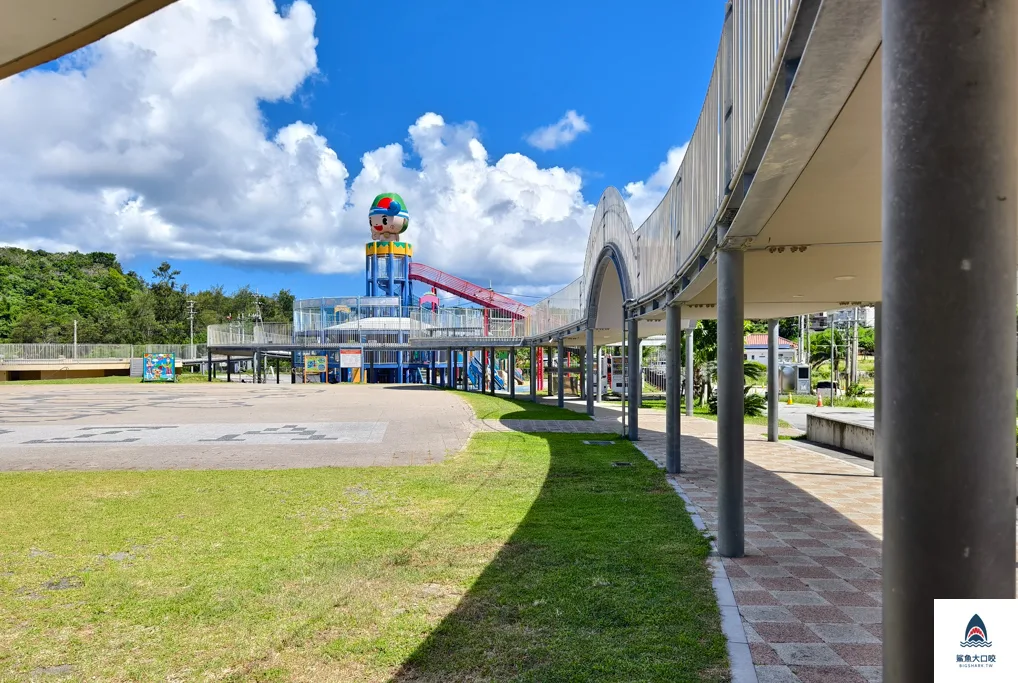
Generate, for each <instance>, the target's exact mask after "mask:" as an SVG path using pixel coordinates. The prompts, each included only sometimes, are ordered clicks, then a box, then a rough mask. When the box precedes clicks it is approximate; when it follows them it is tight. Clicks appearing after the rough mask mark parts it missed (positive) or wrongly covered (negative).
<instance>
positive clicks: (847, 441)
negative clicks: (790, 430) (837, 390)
mask: <svg viewBox="0 0 1018 683" xmlns="http://www.w3.org/2000/svg"><path fill="white" fill-rule="evenodd" d="M806 438H807V439H809V440H810V441H815V442H816V443H819V444H824V445H825V446H834V447H835V448H840V449H842V450H845V451H848V452H850V453H856V454H858V455H862V456H864V457H867V458H872V457H873V440H874V439H873V428H872V427H864V426H862V425H857V424H853V423H851V422H843V421H842V420H837V419H835V418H832V417H825V416H823V415H815V414H813V413H810V414H809V415H807V416H806Z"/></svg>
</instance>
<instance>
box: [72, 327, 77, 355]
mask: <svg viewBox="0 0 1018 683" xmlns="http://www.w3.org/2000/svg"><path fill="white" fill-rule="evenodd" d="M72 355H73V357H74V359H75V360H77V359H78V321H77V320H75V321H74V353H73V354H72Z"/></svg>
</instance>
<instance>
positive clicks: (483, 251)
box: [0, 0, 678, 295]
mask: <svg viewBox="0 0 1018 683" xmlns="http://www.w3.org/2000/svg"><path fill="white" fill-rule="evenodd" d="M314 28H315V14H314V11H313V10H312V8H311V6H310V5H309V4H308V3H307V2H306V0H295V2H293V3H292V4H291V5H289V7H288V8H287V9H286V10H285V11H284V12H282V13H280V12H278V11H277V9H276V6H275V4H274V2H273V1H272V0H180V2H177V3H174V4H173V5H170V6H169V7H168V8H166V9H164V10H161V11H159V12H157V13H156V14H154V15H152V16H151V17H148V18H147V19H145V20H142V21H140V22H138V23H136V24H134V25H132V26H130V27H128V28H127V29H125V30H123V31H120V32H118V33H116V34H114V35H112V36H110V37H108V38H106V39H105V40H103V41H101V42H99V43H98V44H96V45H95V46H92V47H91V48H88V49H87V50H85V51H83V52H81V53H78V54H77V55H75V56H74V57H72V58H69V59H68V60H65V62H64V63H63V64H62V65H61V68H60V69H59V70H56V71H52V70H48V71H44V70H36V71H32V72H29V73H26V74H22V75H20V76H16V77H13V78H9V79H6V80H4V81H0V130H2V131H4V133H3V135H0V243H3V244H11V245H16V246H22V247H26V248H33V249H49V250H70V249H78V250H82V251H92V250H101V251H112V252H115V253H117V254H118V255H120V256H121V257H122V258H129V257H133V256H136V255H154V256H157V257H165V258H168V259H180V258H189V259H194V258H199V259H207V260H213V261H218V262H225V263H232V264H251V265H260V264H264V265H275V266H295V267H297V268H302V269H305V270H309V271H314V272H322V273H333V272H334V273H340V272H346V273H354V272H360V271H361V269H362V268H363V264H364V256H363V254H364V243H365V242H367V241H368V240H369V238H370V234H369V230H368V221H367V211H368V207H369V206H370V203H371V200H372V199H373V198H374V196H375V195H376V194H377V193H379V192H384V191H395V192H399V193H400V194H402V196H403V197H404V199H405V200H406V202H407V204H408V205H409V209H410V213H411V224H410V229H409V231H408V232H407V234H406V237H407V239H408V240H409V241H411V242H413V243H414V247H415V257H416V258H417V259H418V260H420V261H423V262H425V263H429V264H431V265H433V266H435V267H438V268H441V269H444V270H448V271H450V272H452V273H454V274H456V275H458V276H460V277H464V278H467V279H473V280H475V281H477V282H480V283H483V284H488V283H489V282H491V284H493V285H494V286H495V287H496V288H497V289H502V291H507V290H508V289H509V288H511V291H513V292H516V293H518V294H521V295H522V294H530V295H539V294H546V293H548V292H549V291H550V290H553V289H554V288H556V287H558V286H560V285H562V284H564V283H566V282H569V281H570V280H572V279H573V278H575V277H576V276H577V275H578V274H579V271H580V268H581V266H582V263H583V257H584V248H585V242H586V238H587V234H588V232H589V229H590V220H591V217H592V214H593V208H594V207H593V206H592V205H590V204H589V203H587V202H586V201H585V200H584V198H583V195H582V194H581V185H582V180H581V177H580V176H579V175H578V174H577V173H574V172H571V171H567V170H564V169H562V168H542V167H540V166H538V164H537V163H536V162H534V161H533V160H532V159H530V158H528V157H526V156H524V155H522V154H515V153H514V154H506V155H504V156H502V157H501V158H493V157H491V156H490V155H489V154H488V152H487V150H486V149H485V147H484V145H483V143H482V142H481V139H480V136H479V134H478V131H477V127H476V125H475V124H473V123H469V122H467V123H454V122H448V121H446V120H445V119H443V117H442V116H440V115H439V114H437V113H425V114H423V115H422V116H420V117H419V118H418V119H417V121H415V122H413V123H412V125H410V126H409V128H408V136H407V138H406V140H405V142H404V143H402V144H401V143H393V144H390V145H387V146H384V147H381V148H379V149H375V150H372V151H369V152H367V153H366V154H364V155H363V157H362V158H361V162H362V170H361V171H360V172H359V173H358V174H357V175H356V177H351V176H350V173H349V171H348V169H347V166H346V165H345V164H344V163H343V162H342V161H341V160H340V159H339V158H338V157H337V155H336V153H335V152H334V151H333V150H332V149H331V147H330V146H329V144H328V141H327V140H326V139H325V137H324V136H322V135H321V133H320V132H319V131H318V130H317V128H316V127H315V125H314V124H313V123H310V122H305V121H293V122H290V123H288V124H286V125H284V126H282V127H280V128H277V129H269V128H268V126H267V124H266V122H265V119H264V117H263V116H262V114H261V112H260V110H259V105H260V103H261V102H266V101H278V100H281V99H286V98H289V97H291V96H293V95H294V94H295V93H296V92H297V90H298V88H299V87H300V86H301V84H302V83H304V82H305V81H306V80H307V79H308V78H309V77H311V76H312V75H314V74H315V73H316V71H317V56H316V47H317V40H316V38H315V34H314ZM570 116H575V112H569V114H567V116H566V119H568V118H569V117H570ZM576 119H577V121H579V124H576V123H575V122H574V123H573V124H570V125H571V126H572V130H574V131H576V132H579V131H580V129H584V130H585V129H587V126H586V122H584V121H583V119H582V117H576ZM564 120H565V119H564ZM408 123H409V122H408ZM576 132H574V133H572V135H573V137H575V134H576ZM674 151H675V150H672V152H674ZM411 152H412V153H413V154H414V155H415V156H416V158H417V159H419V162H416V163H414V164H411V163H410V157H411ZM672 152H670V153H669V157H668V161H666V162H665V163H664V164H662V167H661V169H658V172H657V173H655V174H654V175H653V176H652V177H651V178H650V179H649V180H648V181H645V182H641V183H635V184H631V185H628V186H627V187H626V193H627V197H628V198H629V201H630V202H632V203H635V205H637V206H638V205H639V203H640V202H641V201H646V200H647V197H649V196H650V195H652V194H653V193H654V192H658V191H663V190H661V189H660V188H661V187H665V188H666V187H667V184H668V181H669V180H670V178H666V179H664V180H663V181H659V180H658V175H660V174H661V173H663V172H664V171H662V169H664V168H665V167H666V166H668V165H669V164H672V162H673V154H672ZM677 163H678V162H677V161H676V162H675V163H674V165H675V166H677ZM672 173H674V171H673V172H672Z"/></svg>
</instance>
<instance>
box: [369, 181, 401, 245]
mask: <svg viewBox="0 0 1018 683" xmlns="http://www.w3.org/2000/svg"><path fill="white" fill-rule="evenodd" d="M368 223H369V224H370V225H371V239H373V240H376V241H381V242H395V241H398V240H399V236H400V235H401V234H403V233H404V232H405V231H406V229H407V227H409V225H410V213H409V212H408V211H407V208H406V202H404V201H403V198H402V197H400V196H399V195H398V194H396V193H395V192H386V193H384V194H380V195H378V196H377V197H375V201H373V202H371V210H370V211H368Z"/></svg>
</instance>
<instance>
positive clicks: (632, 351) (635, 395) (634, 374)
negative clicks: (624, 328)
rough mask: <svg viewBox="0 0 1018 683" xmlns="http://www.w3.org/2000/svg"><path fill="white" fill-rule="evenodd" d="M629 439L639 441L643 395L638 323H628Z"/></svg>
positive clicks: (636, 321)
mask: <svg viewBox="0 0 1018 683" xmlns="http://www.w3.org/2000/svg"><path fill="white" fill-rule="evenodd" d="M628 345H629V361H628V362H629V397H628V398H629V405H628V406H627V407H628V409H629V416H628V421H629V439H630V440H631V441H639V440H640V397H641V396H642V395H643V372H642V371H641V370H640V322H639V321H638V320H635V319H634V320H630V321H629V340H628Z"/></svg>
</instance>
